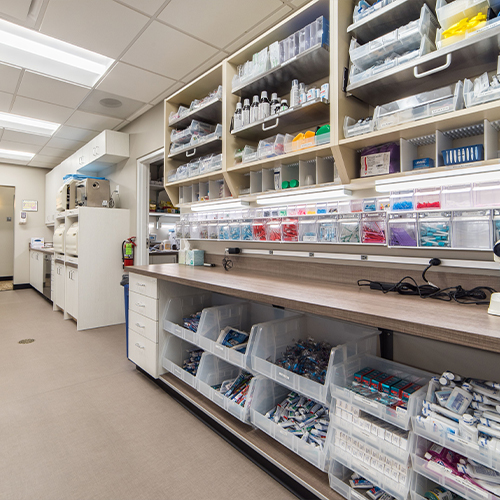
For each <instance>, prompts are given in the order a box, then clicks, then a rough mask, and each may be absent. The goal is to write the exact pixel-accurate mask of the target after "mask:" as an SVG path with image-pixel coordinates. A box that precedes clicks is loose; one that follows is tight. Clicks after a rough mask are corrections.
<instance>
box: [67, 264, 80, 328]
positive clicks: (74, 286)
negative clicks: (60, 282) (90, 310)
mask: <svg viewBox="0 0 500 500" xmlns="http://www.w3.org/2000/svg"><path fill="white" fill-rule="evenodd" d="M66 312H67V313H68V314H69V315H71V316H73V318H75V319H78V269H76V268H74V267H70V266H68V267H66Z"/></svg>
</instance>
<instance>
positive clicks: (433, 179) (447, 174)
mask: <svg viewBox="0 0 500 500" xmlns="http://www.w3.org/2000/svg"><path fill="white" fill-rule="evenodd" d="M499 174H500V164H495V165H485V166H482V167H471V168H459V169H456V170H452V169H451V170H445V171H441V172H433V173H428V174H420V175H418V174H415V175H413V176H410V175H409V176H408V177H406V178H401V177H398V178H395V179H381V180H379V181H375V190H376V191H377V192H378V193H389V192H391V191H404V190H407V189H420V188H433V187H436V186H458V185H461V184H465V183H469V184H471V183H473V182H491V181H497V180H498V179H499Z"/></svg>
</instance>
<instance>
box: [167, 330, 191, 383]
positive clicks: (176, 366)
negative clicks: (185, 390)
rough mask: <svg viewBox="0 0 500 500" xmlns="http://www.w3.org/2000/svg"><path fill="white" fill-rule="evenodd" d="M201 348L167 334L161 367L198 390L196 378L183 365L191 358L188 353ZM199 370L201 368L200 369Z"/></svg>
mask: <svg viewBox="0 0 500 500" xmlns="http://www.w3.org/2000/svg"><path fill="white" fill-rule="evenodd" d="M198 349H199V347H197V346H195V345H194V344H191V343H189V342H187V341H186V340H183V339H181V338H179V337H176V336H175V335H170V334H167V338H166V342H165V347H164V348H163V353H162V359H161V365H162V366H163V368H165V370H168V371H169V372H170V373H172V374H173V375H175V376H176V377H177V378H179V379H180V380H182V381H183V382H186V384H189V385H190V386H191V387H194V388H195V389H196V377H195V376H194V375H192V374H191V373H189V372H188V371H186V370H184V369H183V368H182V364H183V363H184V361H185V360H186V359H187V358H188V357H189V354H188V351H194V350H198ZM198 369H199V368H198Z"/></svg>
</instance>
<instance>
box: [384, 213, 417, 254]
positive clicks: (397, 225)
mask: <svg viewBox="0 0 500 500" xmlns="http://www.w3.org/2000/svg"><path fill="white" fill-rule="evenodd" d="M388 232H389V241H388V243H389V246H390V247H416V246H417V245H418V230H417V214H414V213H401V214H389V223H388Z"/></svg>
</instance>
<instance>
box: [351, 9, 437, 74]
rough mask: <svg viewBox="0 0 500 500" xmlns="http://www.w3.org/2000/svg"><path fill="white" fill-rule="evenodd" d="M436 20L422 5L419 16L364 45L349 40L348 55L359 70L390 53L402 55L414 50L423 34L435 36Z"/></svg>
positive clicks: (429, 36)
mask: <svg viewBox="0 0 500 500" xmlns="http://www.w3.org/2000/svg"><path fill="white" fill-rule="evenodd" d="M436 28H437V22H436V20H435V18H434V16H433V14H432V13H431V11H430V9H429V7H427V5H426V4H424V5H423V6H422V11H421V13H420V18H419V19H417V20H416V21H412V22H410V23H409V24H407V25H405V26H401V27H400V28H398V29H396V30H394V31H392V32H390V33H387V34H386V35H383V36H381V37H379V38H377V39H375V40H372V41H370V42H368V43H366V44H364V45H359V44H358V43H357V42H356V41H355V40H353V41H352V42H351V47H350V49H349V55H350V57H351V61H352V63H353V64H354V65H355V66H356V67H357V68H359V69H360V70H367V69H368V68H370V67H372V66H373V65H375V64H376V63H377V61H380V60H382V59H385V58H386V57H387V56H389V55H392V54H398V55H403V54H405V53H407V52H410V51H413V50H416V49H418V48H419V47H420V45H421V43H422V37H423V36H424V35H425V36H427V37H428V38H429V39H430V40H434V38H435V36H436Z"/></svg>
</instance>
